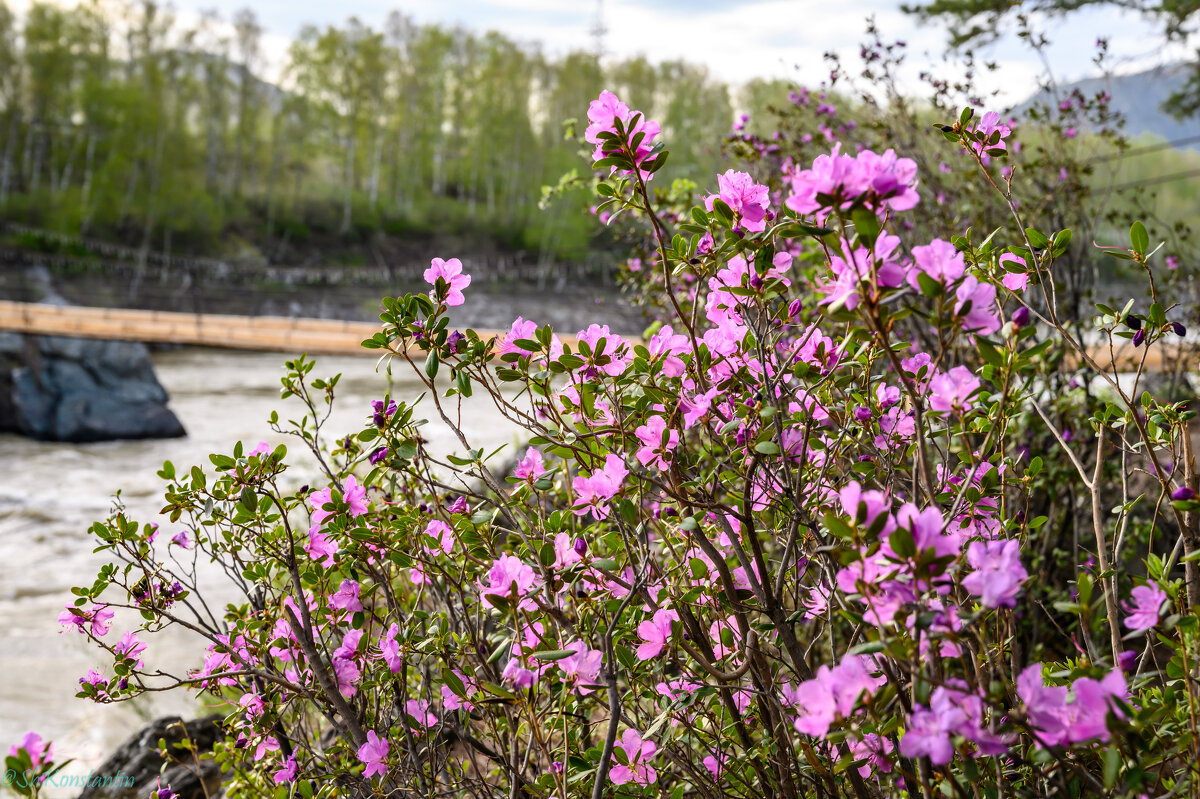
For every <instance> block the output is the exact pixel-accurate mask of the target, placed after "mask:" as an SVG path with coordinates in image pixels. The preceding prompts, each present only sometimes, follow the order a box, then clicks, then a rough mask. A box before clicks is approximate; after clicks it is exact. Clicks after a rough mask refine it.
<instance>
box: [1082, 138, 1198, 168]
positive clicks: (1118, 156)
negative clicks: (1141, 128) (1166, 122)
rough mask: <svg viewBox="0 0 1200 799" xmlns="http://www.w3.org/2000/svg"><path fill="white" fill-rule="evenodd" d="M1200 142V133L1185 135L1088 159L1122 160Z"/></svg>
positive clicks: (1093, 161) (1091, 160)
mask: <svg viewBox="0 0 1200 799" xmlns="http://www.w3.org/2000/svg"><path fill="white" fill-rule="evenodd" d="M1197 142H1200V134H1197V135H1195V136H1185V137H1184V138H1182V139H1174V140H1172V141H1165V142H1161V143H1159V144H1149V145H1146V146H1145V147H1135V148H1133V149H1131V150H1123V151H1121V152H1119V153H1110V154H1109V155H1098V156H1096V157H1095V158H1090V159H1088V163H1092V164H1095V163H1098V162H1101V161H1120V160H1122V159H1124V158H1129V157H1131V156H1135V155H1144V154H1146V153H1156V152H1159V151H1160V150H1173V149H1175V148H1176V147H1178V146H1179V145H1181V144H1195V143H1197Z"/></svg>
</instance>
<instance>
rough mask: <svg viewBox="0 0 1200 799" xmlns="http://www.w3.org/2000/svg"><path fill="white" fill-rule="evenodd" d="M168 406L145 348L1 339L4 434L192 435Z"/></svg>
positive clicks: (68, 437)
mask: <svg viewBox="0 0 1200 799" xmlns="http://www.w3.org/2000/svg"><path fill="white" fill-rule="evenodd" d="M166 403H167V392H166V390H165V389H164V388H163V387H162V384H160V383H159V382H158V378H157V377H156V376H155V374H154V365H153V363H152V362H151V360H150V352H149V350H147V349H146V346H145V345H144V344H140V343H138V342H132V341H102V340H95V339H81V338H67V337H62V336H29V335H21V334H16V333H0V431H6V432H14V433H19V434H21V435H25V436H29V437H30V438H36V439H41V440H43V441H73V442H85V441H110V440H113V439H120V438H176V437H179V436H182V435H186V431H185V430H184V429H183V425H181V424H180V423H179V419H178V418H176V416H175V414H174V413H172V412H171V410H170V409H168V408H167V404H166Z"/></svg>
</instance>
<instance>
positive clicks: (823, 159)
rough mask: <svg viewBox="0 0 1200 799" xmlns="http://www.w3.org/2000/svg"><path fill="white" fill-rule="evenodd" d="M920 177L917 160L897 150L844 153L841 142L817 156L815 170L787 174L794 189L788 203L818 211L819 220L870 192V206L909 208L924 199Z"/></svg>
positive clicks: (801, 209)
mask: <svg viewBox="0 0 1200 799" xmlns="http://www.w3.org/2000/svg"><path fill="white" fill-rule="evenodd" d="M916 176H917V164H916V162H915V161H913V160H912V159H911V158H899V157H897V156H896V153H895V152H894V151H893V150H888V151H887V152H885V153H884V154H883V155H877V154H876V153H874V152H872V151H870V150H863V151H862V152H860V153H859V154H858V155H857V156H850V155H842V153H841V144H840V143H838V144H837V145H835V146H834V148H833V151H832V152H831V153H829V154H828V155H819V156H817V158H816V159H815V160H814V161H813V164H812V168H811V169H801V170H793V171H792V172H791V173H790V174H788V175H785V180H787V181H788V183H789V186H790V188H791V194H790V195H789V196H788V198H787V201H786V204H787V206H788V208H791V209H792V210H793V211H796V212H798V213H801V214H811V213H814V212H815V213H816V214H817V219H818V220H824V219H825V218H826V217H827V216H828V215H829V212H830V210H831V209H832V208H835V207H839V208H843V209H847V208H849V207H850V205H852V204H853V202H854V201H855V200H856V199H858V198H859V197H862V196H863V195H864V194H867V193H868V192H870V193H871V195H872V196H871V197H870V202H869V205H870V206H871V207H873V208H874V209H875V210H877V211H878V210H882V209H883V207H884V206H887V207H889V208H891V209H892V210H894V211H906V210H908V209H910V208H913V207H914V206H916V204H917V202H918V201H919V200H920V195H919V194H917V189H916V186H917V179H916Z"/></svg>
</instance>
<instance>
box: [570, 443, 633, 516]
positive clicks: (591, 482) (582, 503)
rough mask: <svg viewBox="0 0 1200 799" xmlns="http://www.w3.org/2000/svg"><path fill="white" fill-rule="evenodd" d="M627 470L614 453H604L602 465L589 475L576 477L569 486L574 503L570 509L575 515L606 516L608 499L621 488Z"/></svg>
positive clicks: (627, 472)
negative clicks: (573, 492)
mask: <svg viewBox="0 0 1200 799" xmlns="http://www.w3.org/2000/svg"><path fill="white" fill-rule="evenodd" d="M628 474H629V470H628V469H627V468H625V463H624V462H623V461H622V460H621V459H620V458H619V457H617V456H616V455H612V454H609V455H606V456H605V457H604V466H603V467H602V468H601V469H599V470H598V471H596V472H593V473H592V474H591V475H590V476H589V477H576V478H575V479H574V480H573V481H572V483H571V487H572V488H574V489H575V495H576V496H575V505H574V507H573V508H572V510H573V511H574V512H575V515H577V516H583V515H584V514H587V513H591V514H592V515H593V516H595V517H596V518H597V519H606V518H608V501H609V500H610V499H612V498H613V497H614V496H616V495H617V492H618V491H620V490H621V484H622V483H624V482H625V477H626V475H628Z"/></svg>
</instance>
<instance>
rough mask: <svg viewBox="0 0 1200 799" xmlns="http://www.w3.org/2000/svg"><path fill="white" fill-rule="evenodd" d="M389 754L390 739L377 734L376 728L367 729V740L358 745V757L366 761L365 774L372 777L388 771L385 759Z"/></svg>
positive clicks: (363, 761)
mask: <svg viewBox="0 0 1200 799" xmlns="http://www.w3.org/2000/svg"><path fill="white" fill-rule="evenodd" d="M387 755H388V740H387V738H380V737H379V736H378V735H376V733H375V730H368V731H367V742H366V743H365V744H363V745H362V746H360V747H358V759H359V761H361V762H362V763H365V764H366V766H367V768H366V770H365V771H364V772H363V776H364V777H366V778H368V779H370V778H371V777H373V776H376V775H378V776H381V777H382V776H383V775H384V774H386V773H387V766H385V765H384V763H383V761H384V759H385V758H386V757H387Z"/></svg>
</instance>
